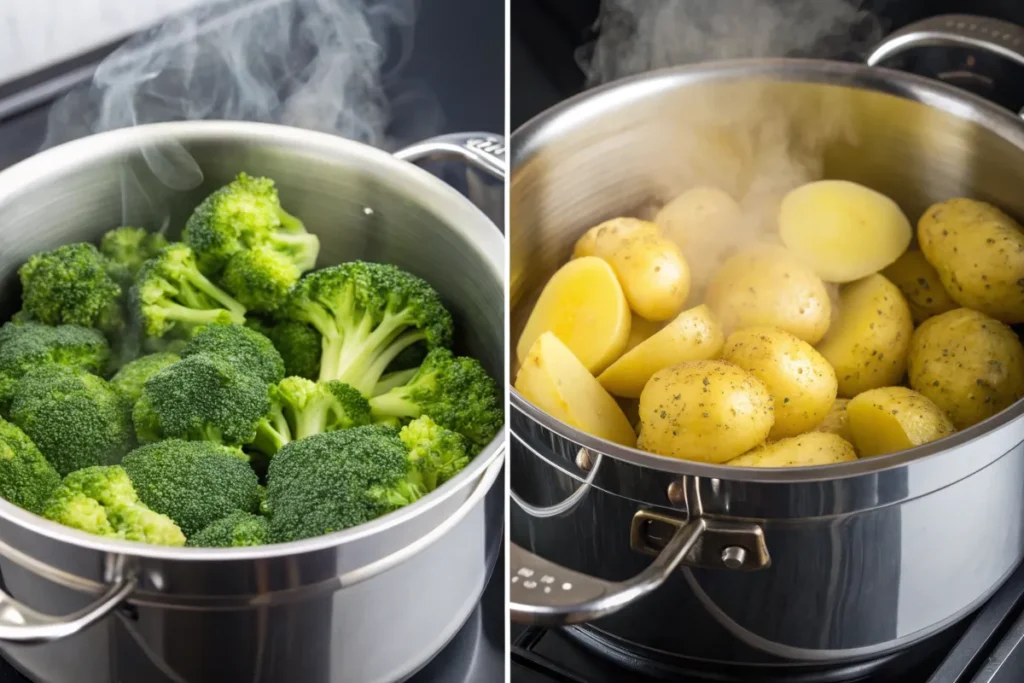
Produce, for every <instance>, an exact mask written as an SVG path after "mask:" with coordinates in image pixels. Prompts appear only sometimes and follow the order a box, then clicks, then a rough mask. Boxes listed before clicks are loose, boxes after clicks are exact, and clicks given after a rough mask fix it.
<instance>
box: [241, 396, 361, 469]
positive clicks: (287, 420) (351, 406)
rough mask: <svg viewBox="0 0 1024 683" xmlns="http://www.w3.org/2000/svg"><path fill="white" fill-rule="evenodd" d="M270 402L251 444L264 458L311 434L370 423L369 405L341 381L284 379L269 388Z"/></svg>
mask: <svg viewBox="0 0 1024 683" xmlns="http://www.w3.org/2000/svg"><path fill="white" fill-rule="evenodd" d="M271 403H272V407H271V410H270V413H269V414H268V415H267V417H265V418H264V419H263V420H262V421H261V422H260V424H259V426H258V427H257V434H256V440H255V441H254V442H253V447H254V448H256V449H257V450H259V451H261V452H262V453H264V454H266V455H274V454H275V453H277V451H279V450H280V449H281V448H282V447H284V445H285V444H287V443H289V442H291V441H295V440H298V439H305V438H306V437H308V436H313V435H314V434H320V433H323V432H331V431H334V430H336V429H349V428H350V427H358V426H360V425H367V424H370V404H369V402H368V401H367V400H366V398H365V397H364V396H363V395H362V394H360V393H359V392H358V391H356V390H355V389H353V388H352V387H350V386H349V385H347V384H345V383H343V382H338V381H333V382H313V381H311V380H308V379H305V378H303V377H285V378H284V379H283V380H282V381H281V382H280V383H279V384H278V385H277V386H275V387H273V388H272V390H271Z"/></svg>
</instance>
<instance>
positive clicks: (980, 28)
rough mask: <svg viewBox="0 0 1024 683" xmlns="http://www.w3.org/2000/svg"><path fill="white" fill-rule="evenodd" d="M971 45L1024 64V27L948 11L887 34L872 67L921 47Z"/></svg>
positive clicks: (870, 61)
mask: <svg viewBox="0 0 1024 683" xmlns="http://www.w3.org/2000/svg"><path fill="white" fill-rule="evenodd" d="M944 46H955V47H970V48H975V49H978V50H984V51H985V52H990V53H992V54H995V55H998V56H1000V57H1003V58H1005V59H1009V60H1010V61H1012V62H1016V63H1017V64H1020V65H1021V66H1024V28H1021V27H1020V26H1017V25H1016V24H1011V23H1010V22H1008V21H1000V20H998V19H989V18H987V17H976V16H972V15H969V14H945V15H942V16H938V17H931V18H928V19H923V20H921V21H915V22H914V23H912V24H908V25H906V26H904V27H903V28H901V29H900V30H898V31H895V32H893V33H891V34H890V35H888V36H886V38H885V39H884V40H882V42H881V43H879V44H878V45H877V46H876V47H875V49H874V50H872V52H871V54H870V55H868V58H867V63H868V65H869V66H876V65H877V64H879V63H880V62H882V61H884V60H886V59H889V58H890V57H894V56H896V55H898V54H901V53H903V52H906V51H907V50H911V49H914V48H918V47H944Z"/></svg>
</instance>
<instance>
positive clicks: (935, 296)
mask: <svg viewBox="0 0 1024 683" xmlns="http://www.w3.org/2000/svg"><path fill="white" fill-rule="evenodd" d="M882 275H884V276H885V277H887V278H888V279H889V281H890V282H892V283H893V284H894V285H896V286H897V287H899V288H900V291H901V292H903V296H904V297H905V298H906V300H907V304H908V305H909V306H910V314H911V316H913V318H914V324H915V325H920V324H921V323H923V322H924V321H925V320H927V319H928V318H930V317H932V316H933V315H938V314H939V313H945V312H946V311H952V310H953V309H954V308H958V306H957V304H956V302H955V301H953V298H952V297H950V296H949V293H948V292H947V291H946V289H945V288H944V287H943V286H942V281H941V280H940V279H939V274H938V273H937V272H936V271H935V268H933V267H932V264H930V263H928V260H927V259H926V258H925V257H924V253H923V252H921V251H918V250H917V249H910V250H908V251H905V252H903V256H900V257H899V258H898V259H896V262H895V263H893V264H892V265H891V266H889V267H888V268H886V269H885V270H883V271H882Z"/></svg>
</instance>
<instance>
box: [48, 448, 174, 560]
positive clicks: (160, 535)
mask: <svg viewBox="0 0 1024 683" xmlns="http://www.w3.org/2000/svg"><path fill="white" fill-rule="evenodd" d="M43 516H44V517H46V518H47V519H49V520H52V521H54V522H58V523H60V524H63V525H64V526H69V527H71V528H73V529H80V530H82V531H87V532H89V533H91V534H96V535H98V536H107V537H109V538H123V539H127V540H129V541H141V542H143V543H153V544H156V545H170V546H183V545H185V535H184V534H183V533H182V532H181V529H180V528H179V527H178V525H177V524H175V523H174V522H173V521H171V519H170V518H169V517H167V516H166V515H162V514H160V513H159V512H155V511H154V510H151V509H150V508H149V507H147V506H146V504H145V503H143V502H142V501H140V500H139V497H138V495H136V493H135V488H134V487H133V486H132V482H131V480H130V479H129V478H128V474H127V473H126V472H125V470H124V469H123V468H121V467H118V466H117V465H110V466H106V467H102V466H96V467H87V468H85V469H81V470H78V471H76V472H72V473H71V474H69V475H68V476H67V477H65V478H64V481H63V482H62V483H61V484H60V486H58V487H57V488H56V490H55V491H54V492H53V494H52V495H51V496H50V498H49V499H48V500H47V502H46V505H45V509H44V511H43Z"/></svg>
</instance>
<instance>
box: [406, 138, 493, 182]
mask: <svg viewBox="0 0 1024 683" xmlns="http://www.w3.org/2000/svg"><path fill="white" fill-rule="evenodd" d="M394 156H395V157H396V158H398V159H401V160H402V161H411V162H416V161H421V160H423V159H460V160H462V161H465V162H466V163H468V164H469V165H470V166H473V167H474V168H477V169H479V170H481V171H484V172H485V173H488V174H490V175H491V176H493V177H494V178H497V179H498V180H505V177H506V175H507V172H508V165H507V164H506V161H505V138H503V137H501V136H500V135H495V134H493V133H452V134H450V135H439V136H437V137H434V138H427V139H426V140H422V141H420V142H417V143H414V144H412V145H409V146H408V147H406V148H405V149H400V150H398V151H397V152H395V153H394Z"/></svg>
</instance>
